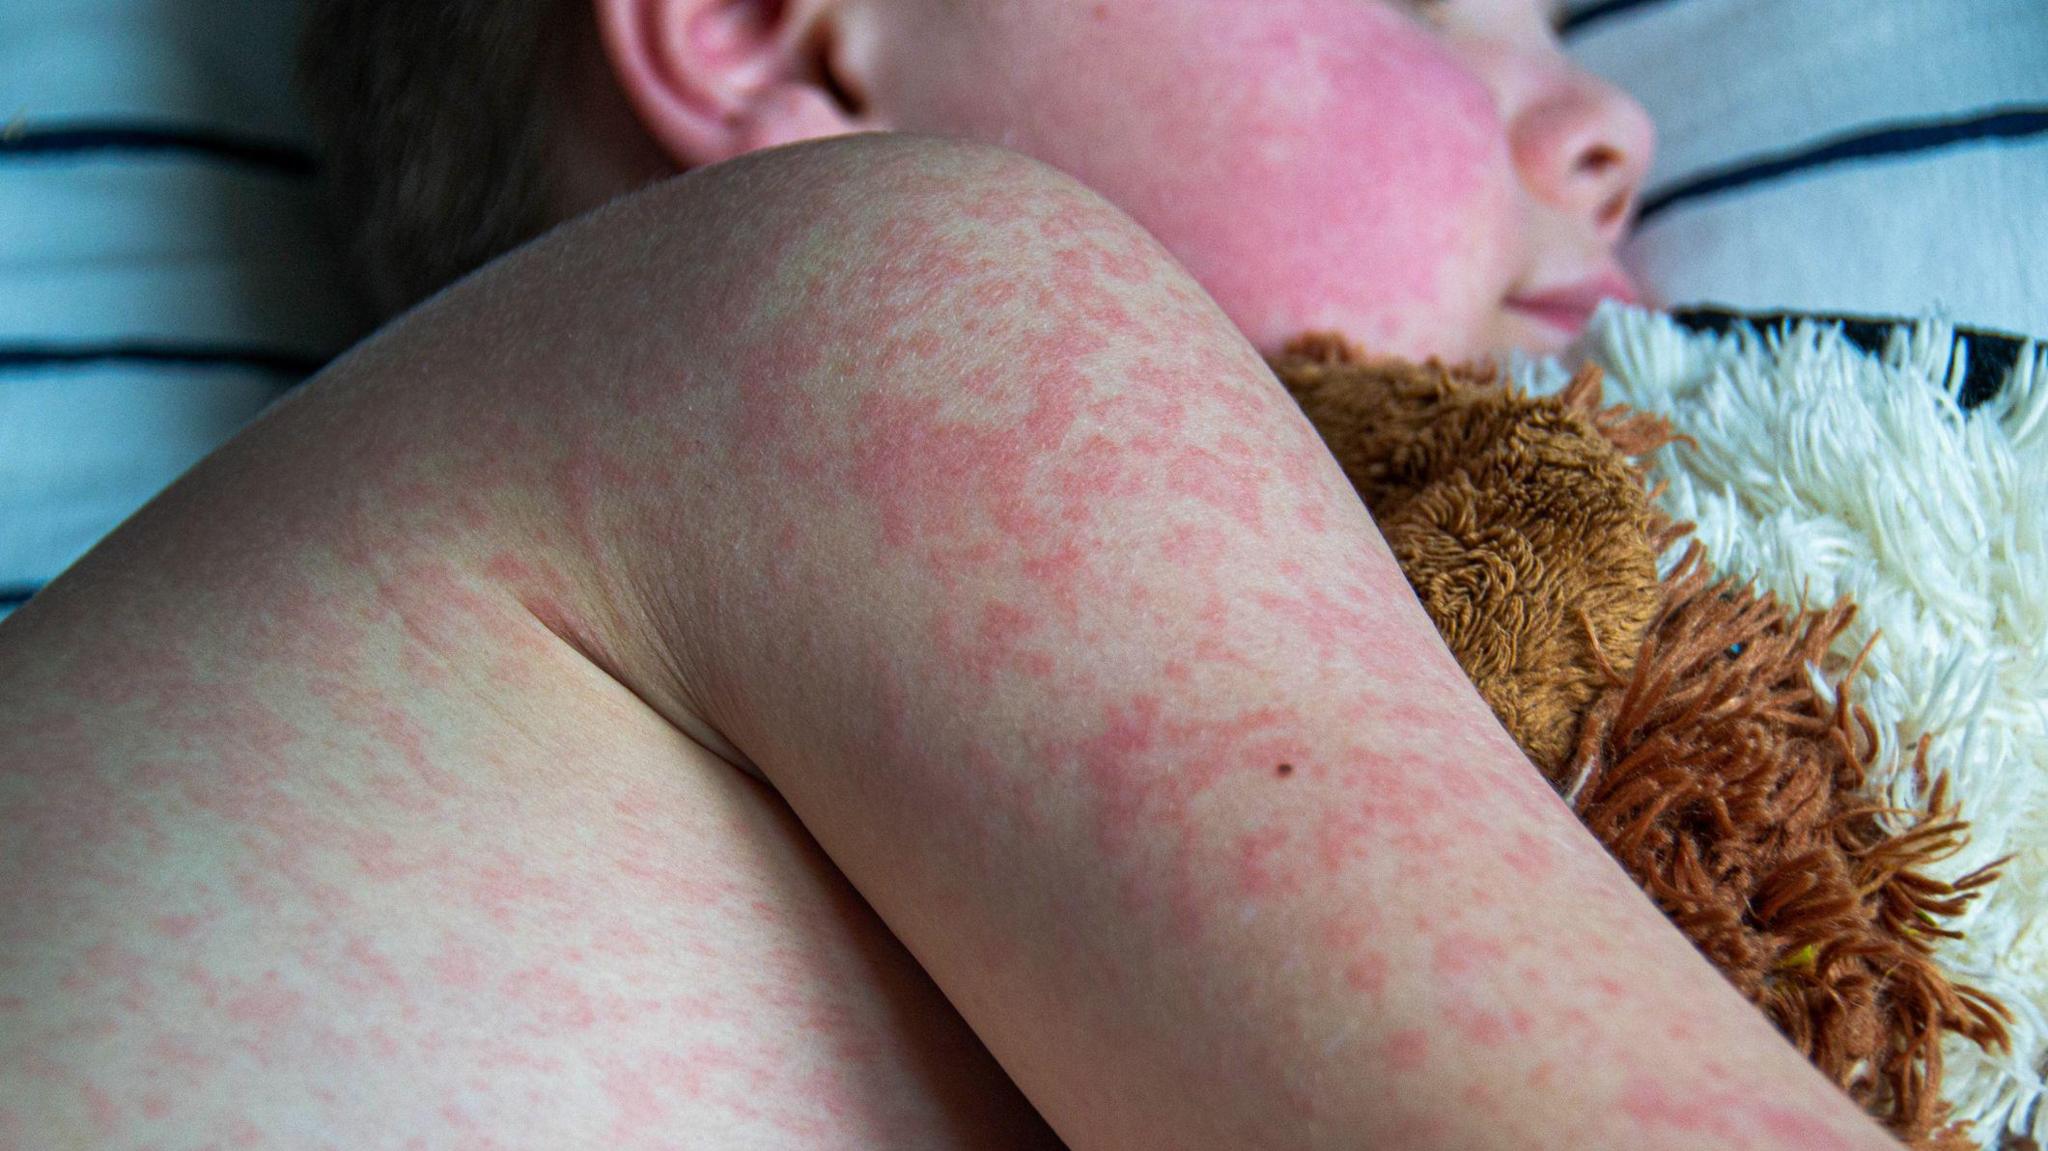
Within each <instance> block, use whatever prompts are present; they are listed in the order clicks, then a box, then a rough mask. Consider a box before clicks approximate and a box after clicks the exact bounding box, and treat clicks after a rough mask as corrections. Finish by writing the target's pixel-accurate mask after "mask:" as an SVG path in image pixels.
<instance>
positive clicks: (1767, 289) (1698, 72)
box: [1566, 0, 2048, 335]
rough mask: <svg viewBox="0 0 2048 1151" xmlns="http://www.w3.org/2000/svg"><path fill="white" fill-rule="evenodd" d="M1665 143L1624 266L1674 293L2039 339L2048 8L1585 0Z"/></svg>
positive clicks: (1993, 0) (2003, 2)
mask: <svg viewBox="0 0 2048 1151" xmlns="http://www.w3.org/2000/svg"><path fill="white" fill-rule="evenodd" d="M1569 11H1570V15H1569V17H1568V20H1567V27H1566V43H1567V47H1568V48H1569V50H1570V51H1571V53H1572V54H1573V55H1574V56H1575V57H1576V58H1577V59H1579V60H1580V61H1581V62H1582V63H1584V64H1585V65H1586V66H1587V67H1589V68H1591V69H1592V70H1593V71H1595V72H1597V73H1599V74H1601V75H1603V76H1605V77H1607V78H1608V79H1610V80H1612V81H1614V82H1615V83H1617V84H1619V85H1620V86H1621V87H1623V88H1625V89H1627V90H1628V91H1630V92H1632V93H1634V94H1635V95H1636V97H1637V98H1638V99H1640V100H1642V101H1643V103H1644V105H1645V106H1647V107H1648V108H1649V110H1650V114H1651V117H1652V118H1653V119H1654V120H1655V121H1656V124H1657V128H1658V133H1659V136H1660V137H1661V141H1660V147H1659V154H1658V160H1657V164H1656V168H1655V170H1654V171H1653V172H1652V174H1651V176H1650V179H1649V182H1648V185H1647V187H1646V189H1645V195H1644V212H1643V221H1642V224H1641V227H1640V229H1639V231H1638V233H1637V235H1636V237H1635V238H1634V240H1632V241H1631V242H1630V244H1629V245H1628V247H1627V248H1626V249H1625V251H1624V260H1625V261H1626V262H1627V263H1628V264H1629V265H1630V267H1631V268H1632V270H1634V271H1635V272H1636V274H1637V275H1638V276H1640V277H1641V278H1642V280H1643V281H1644V284H1645V286H1646V287H1648V288H1649V289H1650V290H1651V291H1652V293H1653V294H1654V295H1655V296H1656V297H1657V298H1659V299H1661V300H1662V301H1664V302H1666V303H1668V304H1672V305H1690V304H1717V305H1722V306H1725V307H1729V308H1733V309H1737V310H1743V311H1777V310H1795V311H1817V312H1834V313H1853V314H1862V315H1896V316H1919V315H1925V314H1937V315H1942V316H1944V317H1945V318H1947V319H1949V320H1952V321H1954V322H1956V323H1962V324H1973V325H1977V326H1981V327H1987V328H1994V329H2003V330H2006V331H2012V332H2020V333H2025V334H2029V335H2042V334H2048V261H2044V260H2043V258H2042V255H2041V240H2042V238H2043V237H2048V3H2043V2H2042V0H1875V2H1873V0H1576V2H1575V3H1573V4H1571V5H1570V9H1569Z"/></svg>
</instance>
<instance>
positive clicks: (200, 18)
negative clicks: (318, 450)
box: [0, 0, 368, 616]
mask: <svg viewBox="0 0 2048 1151" xmlns="http://www.w3.org/2000/svg"><path fill="white" fill-rule="evenodd" d="M294 13H295V5H294V4H293V3H292V2H291V0H36V2H35V3H31V4H4V5H0V616H4V615H5V614H7V613H8V612H10V611H11V610H12V609H13V608H14V607H16V606H18V605H19V604H20V603H21V602H23V601H24V600H25V599H26V598H27V597H28V596H29V595H30V594H32V593H33V592H34V591H35V589H36V588H38V587H40V586H41V585H42V584H43V583H44V582H46V581H47V580H48V579H49V578H50V577H52V576H54V575H55V574H56V573H57V572H59V571H61V570H62V569H63V568H64V567H66V566H68V565H69V564H70V562H71V561H72V560H73V559H75V558H76V557H77V556H78V555H79V554H80V553H82V552H83V551H85V549H87V548H88V547H90V546H91V545H92V544H93V543H95V542H97V541H98V540H99V538H100V537H101V536H102V535H104V534H105V533H106V532H107V531H109V530H111V529H112V528H113V527H114V526H115V525H116V524H118V523H119V522H120V521H121V520H122V519H124V518H126V517H127V516H128V515H129V514H130V513H131V512H133V511H134V510H135V509H136V508H137V507H139V506H140V505H141V504H142V503H143V502H144V501H146V500H148V499H149V498H150V497H151V496H152V495H154V494H155V493H156V492H157V491H158V490H159V489H161V488H162V487H163V486H164V485H165V484H167V483H169V482H170V481H171V480H172V479H173V478H175V477H176V476H177V475H178V474H179V473H181V472H182V471H184V470H185V469H186V468H187V467H188V466H190V465H191V464H192V463H193V462H195V461H196V460H197V459H198V458H199V457H201V456H203V455H204V454H206V453H207V452H209V451H211V450H212V449H213V448H214V447H215V446H217V445H218V444H219V443H220V442H222V441H223V440H225V439H226V438H227V437H228V436H230V435H232V434H233V433H234V432H235V431H236V430H237V429H239V428H240V427H241V426H242V425H243V424H245V423H246V422H247V421H248V420H249V419H251V418H252V417H253V416H255V415H256V413H258V412H259V411H261V410H262V409H263V408H264V406H265V405H267V404H268V403H270V402H271V401H272V400H273V399H275V398H276V397H277V396H278V395H279V394H281V393H282V392H283V391H284V390H285V389H287V388H289V387H290V386H291V385H292V384H293V383H295V382H296V381H298V380H299V379H302V378H303V377H305V376H306V375H308V374H310V373H311V372H312V371H313V370H315V369H316V368H317V367H318V366H319V365H320V364H321V363H322V362H323V361H324V360H325V359H326V358H327V357H329V356H331V355H333V354H334V353H335V352H337V351H338V350H340V349H341V348H343V347H345V346H346V345H347V344H348V343H349V342H351V341H352V340H353V339H354V338H355V337H356V336H357V335H358V334H359V333H360V332H362V331H363V330H364V329H365V327H366V325H367V321H368V315H367V311H366V310H365V309H364V308H363V307H362V305H361V304H360V302H359V301H358V300H357V299H355V298H354V297H353V296H352V295H351V294H350V292H349V291H348V290H347V289H345V288H344V287H343V286H342V285H343V284H344V280H345V278H344V277H343V276H342V275H341V274H340V271H339V269H340V262H339V256H338V254H337V248H336V245H335V243H334V242H333V240H332V238H331V237H330V235H329V234H328V231H327V224H326V217H325V213H324V212H323V210H322V204H321V198H320V193H319V191H318V189H317V187H316V183H315V180H314V162H313V158H312V155H311V152H310V150H309V148H308V146H307V144H306V141H307V138H308V133H307V129H306V127H305V125H304V123H303V121H302V118H301V115H300V113H299V111H298V106H297V103H296V101H295V99H294V98H293V96H292V93H291V88H290V78H289V69H290V63H289V61H290V55H291V53H290V45H291V38H292V35H293V22H294Z"/></svg>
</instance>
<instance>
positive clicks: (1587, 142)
mask: <svg viewBox="0 0 2048 1151" xmlns="http://www.w3.org/2000/svg"><path fill="white" fill-rule="evenodd" d="M1512 144H1513V147H1514V153H1515V164H1516V166H1517V167H1519V168H1520V169H1521V174H1522V179H1523V180H1524V181H1525V182H1526V183H1527V184H1528V185H1529V187H1530V189H1531V190H1532V191H1534V192H1535V194H1536V195H1537V196H1538V197H1539V198H1541V199H1543V200H1544V201H1546V202H1547V203H1549V204H1551V205H1552V206H1554V207H1556V208H1558V209H1560V210H1562V211H1565V212H1568V213H1570V214H1571V215H1574V216H1577V217H1579V218H1581V219H1584V220H1586V221H1588V222H1589V223H1591V224H1592V225H1593V227H1594V228H1595V230H1596V231H1597V232H1598V234H1599V236H1600V238H1601V239H1602V240H1604V241H1607V242H1609V243H1613V242H1615V241H1618V240H1619V239H1620V238H1621V235H1622V233H1623V232H1624V231H1625V230H1626V229H1627V228H1628V223H1629V216H1630V214H1631V213H1632V212H1633V210H1634V208H1635V199H1636V193H1637V192H1638V191H1640V190H1641V188H1642V184H1643V178H1644V177H1645V176H1646V175H1647V174H1648V173H1649V170H1650V156H1651V154H1652V153H1653V152H1654V151H1655V149H1656V129H1655V128H1654V127H1653V126H1652V125H1651V123H1650V115H1649V113H1648V112H1645V111H1644V110H1643V107H1642V105H1640V104H1638V103H1636V101H1635V99H1634V98H1633V97H1631V96H1629V95H1628V94H1627V93H1625V92H1623V91H1622V90H1621V89H1619V88H1616V87H1614V86H1613V85H1611V84H1608V83H1607V82H1606V81H1604V80H1601V79H1600V78H1598V77H1596V76H1594V75H1592V74H1591V73H1588V72H1583V71H1580V70H1578V69H1576V68H1568V69H1564V70H1561V71H1560V72H1558V73H1557V74H1555V75H1554V76H1553V78H1552V79H1551V81H1550V83H1548V84H1547V85H1545V86H1544V88H1543V89H1542V90H1541V91H1540V92H1539V93H1538V94H1537V95H1536V98H1535V99H1534V100H1532V101H1531V102H1530V103H1529V104H1528V105H1527V106H1526V107H1525V108H1523V109H1522V112H1521V115H1519V116H1518V117H1516V120H1515V124H1514V128H1513V137H1512Z"/></svg>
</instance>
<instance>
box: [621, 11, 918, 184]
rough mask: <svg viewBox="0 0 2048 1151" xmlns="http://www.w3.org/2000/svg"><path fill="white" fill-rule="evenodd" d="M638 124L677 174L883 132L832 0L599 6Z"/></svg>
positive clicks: (625, 90) (623, 85)
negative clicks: (854, 75) (801, 144)
mask: <svg viewBox="0 0 2048 1151" xmlns="http://www.w3.org/2000/svg"><path fill="white" fill-rule="evenodd" d="M594 3H595V6H596V15H597V26H598V34H599V37H600V39H601V41H602V42H603V44H604V51H605V55H606V57H607V58H608V59H609V60H610V61H611V67H612V72H613V75H614V76H615V77H616V78H617V80H618V83H619V86H620V88H621V89H622V90H623V91H624V92H625V94H626V98H627V99H628V100H630V101H631V102H632V105H633V109H634V111H635V112H636V113H637V114H638V116H639V118H640V122H641V124H642V126H644V127H645V128H646V130H647V132H648V134H649V135H650V136H651V137H653V139H654V141H655V143H656V144H657V145H659V146H660V147H661V148H662V150H663V151H665V152H667V153H668V154H669V157H670V159H671V160H673V161H674V162H675V164H676V166H677V167H678V168H680V169H685V170H687V169H689V168H694V167H698V166H700V165H704V164H715V163H717V162H718V161H720V160H728V159H731V158H732V157H734V156H738V155H742V154H744V153H747V152H751V151H754V150H756V149H760V148H772V147H775V146H776V145H778V144H788V143H793V142H795V141H797V140H806V139H814V138H817V137H821V136H837V135H844V134H846V133H848V132H859V131H867V130H870V129H874V128H879V127H885V126H886V125H883V124H881V123H879V122H877V121H875V120H874V119H873V118H872V117H871V116H870V115H869V114H868V112H867V109H866V108H865V107H864V103H865V102H864V100H863V98H862V96H861V94H860V86H859V85H858V84H857V83H854V82H853V81H852V79H851V78H850V76H849V75H848V72H849V69H848V67H847V65H846V62H845V61H844V59H843V58H842V57H843V47H844V36H843V30H842V29H841V28H840V27H839V24H838V20H839V15H840V5H839V4H838V3H836V0H594Z"/></svg>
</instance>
